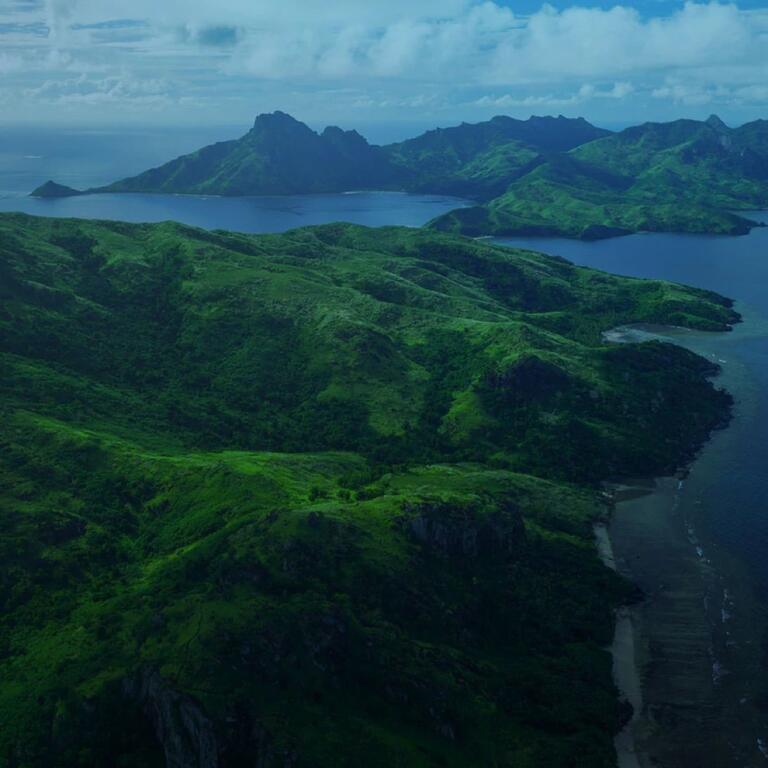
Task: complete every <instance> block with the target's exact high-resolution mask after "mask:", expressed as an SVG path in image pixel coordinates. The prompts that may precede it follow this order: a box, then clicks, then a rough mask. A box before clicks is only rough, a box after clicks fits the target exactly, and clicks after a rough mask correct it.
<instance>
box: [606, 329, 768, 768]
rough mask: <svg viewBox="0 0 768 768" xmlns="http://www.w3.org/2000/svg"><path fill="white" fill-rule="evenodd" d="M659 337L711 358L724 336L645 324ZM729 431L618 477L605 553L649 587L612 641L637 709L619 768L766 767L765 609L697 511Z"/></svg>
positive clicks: (619, 677)
mask: <svg viewBox="0 0 768 768" xmlns="http://www.w3.org/2000/svg"><path fill="white" fill-rule="evenodd" d="M620 330H624V331H627V332H628V333H630V334H632V331H631V329H620ZM659 334H663V335H664V336H665V338H666V339H667V340H674V341H675V342H676V343H681V344H682V345H683V346H686V347H688V348H689V349H693V351H696V352H698V353H699V354H703V355H704V356H705V357H710V358H715V354H714V353H712V352H711V351H710V349H709V347H708V345H707V342H708V341H711V340H712V339H716V338H717V337H720V338H724V337H725V336H726V334H701V333H691V332H685V331H682V330H680V329H672V328H667V329H663V330H662V329H659V328H654V329H652V330H651V329H639V332H638V336H640V337H642V338H648V337H649V336H657V335H659ZM622 335H623V334H621V333H619V334H618V336H619V337H621V336H622ZM670 337H672V338H670ZM631 340H636V339H631ZM720 362H725V361H723V360H720ZM743 373H744V372H743V371H734V369H733V368H732V367H731V366H730V365H729V366H728V367H727V372H726V373H725V375H721V377H720V378H719V380H718V383H719V384H720V385H721V386H724V387H725V388H726V389H728V390H729V391H730V392H731V393H732V394H734V395H735V396H736V398H737V405H736V407H735V409H734V420H736V419H738V420H739V425H738V426H739V428H740V429H741V428H743V424H744V423H745V416H748V415H749V414H748V412H749V407H748V405H746V406H745V403H744V400H748V399H749V397H748V393H746V395H745V387H744V378H743ZM729 433H730V430H724V431H719V432H717V433H715V434H713V436H712V437H711V438H710V440H709V441H708V442H707V443H706V444H705V445H704V446H703V448H702V449H701V451H700V452H699V454H698V456H696V457H695V458H694V460H693V461H692V462H691V463H690V465H689V467H688V468H687V469H684V470H682V471H680V472H678V473H677V474H675V475H672V476H670V477H662V478H656V479H652V480H647V479H646V480H639V481H634V480H629V481H626V482H625V483H622V484H614V485H612V486H608V491H609V493H608V495H609V496H610V498H611V502H612V503H611V512H610V516H609V517H608V518H607V519H606V520H605V521H603V522H600V523H598V524H597V525H596V526H595V537H596V542H597V549H598V553H599V555H600V557H601V559H602V561H603V562H604V563H605V564H606V565H607V566H608V567H610V568H613V569H614V570H616V571H617V572H619V573H620V574H621V575H623V576H625V577H626V578H628V579H629V580H630V581H631V582H632V583H633V584H635V585H636V586H637V587H639V589H640V590H641V591H642V593H643V595H644V599H643V600H642V601H641V602H639V603H636V604H633V605H629V606H624V607H622V608H620V609H619V610H618V611H617V614H616V625H615V632H614V640H613V644H612V646H611V649H610V650H611V653H612V656H613V672H614V680H615V683H616V685H617V688H618V689H619V690H620V692H621V697H622V699H623V700H625V701H629V703H631V704H632V706H633V716H632V719H631V720H630V722H628V723H627V724H626V726H625V727H624V728H623V729H622V731H621V732H619V733H618V734H617V735H616V737H615V741H614V743H615V747H616V753H617V759H618V765H619V768H650V766H665V767H668V768H689V766H690V768H694V767H695V768H709V767H711V768H728V767H729V766H748V767H749V768H751V767H752V766H755V767H757V766H765V765H768V749H766V743H767V742H766V734H765V728H766V726H765V723H764V719H765V718H764V712H761V710H760V707H759V706H758V704H757V699H758V698H759V691H758V690H757V681H758V679H759V677H760V653H759V648H758V646H759V642H757V641H756V639H759V637H760V636H761V635H762V633H764V631H765V626H766V625H765V606H764V604H762V603H759V601H758V600H757V599H756V597H755V594H754V590H753V584H752V582H751V580H750V578H749V575H748V574H747V573H746V570H745V568H744V566H743V564H742V563H741V562H739V561H738V560H737V559H736V558H735V557H734V556H733V555H731V554H729V553H727V552H725V551H723V550H722V549H721V548H720V547H719V545H718V542H717V541H716V538H715V537H712V536H710V535H709V533H708V532H707V530H706V526H705V525H700V523H701V522H702V521H701V520H700V519H699V518H700V515H699V514H698V511H699V510H700V509H701V507H700V506H699V505H701V504H702V501H701V498H702V497H703V496H704V495H705V494H706V482H705V480H706V478H707V477H708V476H711V475H712V473H713V472H715V473H716V472H722V471H723V464H722V459H723V456H727V455H728V445H729V439H732V438H729Z"/></svg>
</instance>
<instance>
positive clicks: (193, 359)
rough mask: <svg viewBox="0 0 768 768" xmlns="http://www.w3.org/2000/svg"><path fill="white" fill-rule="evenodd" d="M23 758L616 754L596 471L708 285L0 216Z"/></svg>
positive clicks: (611, 590) (689, 397) (282, 761)
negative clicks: (655, 335) (651, 336)
mask: <svg viewBox="0 0 768 768" xmlns="http://www.w3.org/2000/svg"><path fill="white" fill-rule="evenodd" d="M0 297H2V303H0V368H1V369H2V370H1V373H2V375H1V376H0V413H1V414H2V419H1V420H0V445H1V448H0V548H2V558H0V606H2V610H0V617H1V618H0V720H2V722H3V728H2V729H1V730H0V765H2V766H3V768H6V767H7V768H11V766H13V767H14V768H38V767H39V768H43V766H44V767H45V768H48V767H49V766H53V767H58V766H62V768H63V766H67V768H69V767H70V766H105V767H106V766H124V767H125V768H138V767H139V766H142V767H143V766H153V765H158V766H160V765H165V764H167V765H192V766H246V765H249V766H250V765H253V764H254V761H256V762H257V763H258V764H260V765H264V766H283V765H286V764H290V765H294V766H311V767H312V768H317V767H318V766H350V767H351V766H358V765H360V764H362V763H366V764H370V765H373V766H382V768H384V766H387V767H389V766H392V765H402V766H414V767H416V766H419V767H420V766H438V765H442V766H457V767H458V766H487V765H501V766H515V767H516V768H518V767H519V766H541V765H544V764H546V765H548V766H550V765H551V766H609V765H612V764H613V759H614V758H613V752H612V744H611V733H612V732H613V730H614V729H616V728H617V727H618V725H619V723H620V721H621V718H622V716H625V714H626V713H624V712H623V710H622V708H621V707H620V706H619V705H618V703H617V701H616V698H615V690H614V688H613V685H612V682H611V676H610V659H609V657H608V655H607V653H606V652H605V651H604V650H601V649H602V648H603V647H604V646H605V645H606V643H607V642H608V641H609V639H610V636H611V630H612V615H611V608H612V606H613V605H615V604H617V603H618V602H619V601H621V600H623V599H626V598H627V596H628V589H627V587H626V585H624V584H623V583H622V582H620V581H619V580H618V578H617V577H615V576H614V575H613V574H612V573H611V572H609V571H608V570H607V569H605V568H603V567H602V566H601V565H600V564H599V562H598V561H597V558H596V557H595V553H594V547H593V543H592V534H591V525H592V522H593V521H594V519H595V518H596V516H598V515H600V514H601V513H602V509H601V505H600V502H599V496H598V494H597V485H596V483H597V481H598V480H599V479H600V478H603V477H606V476H607V475H609V474H612V473H630V472H631V473H650V472H656V471H661V470H662V469H666V468H670V467H672V466H675V465H676V464H678V463H679V462H680V461H681V460H682V459H683V458H684V457H685V456H686V455H687V454H688V453H689V451H690V450H692V449H693V448H694V447H695V446H696V445H697V444H698V443H699V442H700V441H701V440H703V439H704V438H705V437H706V435H707V433H708V432H709V430H710V429H712V428H713V427H714V426H716V425H718V424H720V423H722V421H723V419H724V418H726V417H727V413H728V408H729V398H728V396H727V395H725V394H724V393H722V392H719V391H718V390H716V389H715V388H714V387H713V386H712V384H711V383H710V382H709V381H708V378H707V377H708V376H709V375H710V374H711V373H712V372H713V371H714V368H713V367H712V366H711V365H710V364H709V363H707V362H705V361H703V360H701V359H700V358H697V357H695V356H694V355H692V354H690V353H688V352H686V351H684V350H682V349H679V348H676V347H672V346H669V345H665V344H658V343H652V344H647V345H640V346H632V345H630V346H620V347H613V346H608V345H606V344H604V343H603V341H602V337H601V333H602V332H603V331H604V330H606V329H608V328H610V327H612V326H615V325H617V324H621V323H627V322H635V321H655V322H672V323H676V324H681V325H688V326H691V327H697V328H710V329H724V328H727V327H728V325H729V324H730V323H733V322H735V321H736V320H737V319H738V318H737V316H736V315H735V313H734V312H733V310H732V309H731V308H730V304H729V302H728V301H726V300H725V299H722V298H721V297H718V296H717V295H715V294H712V293H708V292H704V291H698V290H692V289H687V288H683V287H680V286H676V285H672V284H668V283H661V282H646V281H639V280H630V279H624V278H615V277H611V276H609V275H606V274H603V273H599V272H594V271H590V270H586V269H580V268H577V267H574V266H573V265H571V264H569V263H567V262H565V261H563V260H560V259H556V258H552V257H546V256H542V255H538V254H534V253H531V252H525V251H512V250H508V249H503V248H497V247H491V246H487V245H481V244H479V243H475V242H472V241H468V240H464V239H460V238H454V237H451V236H447V235H442V234H439V233H429V232H419V231H412V230H404V229H397V228H387V229H382V230H368V229H364V228H360V227H354V226H351V225H329V226H325V227H318V228H310V229H303V230H296V231H293V232H289V233H287V234H285V235H279V236H258V237H253V236H244V235H234V234H229V233H223V232H217V233H207V232H203V231H200V230H194V229H190V228H186V227H182V226H180V225H176V224H162V225H152V226H136V225H126V224H117V223H93V222H88V223H86V222H74V221H64V220H55V221H54V220H46V219H33V218H29V217H24V216H17V215H10V216H9V215H6V216H2V217H0Z"/></svg>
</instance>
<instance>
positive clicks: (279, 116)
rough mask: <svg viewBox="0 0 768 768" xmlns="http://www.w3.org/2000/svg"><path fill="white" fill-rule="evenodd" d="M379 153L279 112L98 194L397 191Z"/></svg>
mask: <svg viewBox="0 0 768 768" xmlns="http://www.w3.org/2000/svg"><path fill="white" fill-rule="evenodd" d="M402 182H403V179H402V177H401V174H400V173H399V171H398V170H397V169H395V168H393V167H392V165H391V164H390V163H389V161H388V159H387V157H386V156H385V155H384V153H383V152H382V151H381V149H380V148H379V147H372V146H371V145H369V144H368V142H367V141H366V140H365V139H364V138H363V137H362V136H360V134H358V133H357V132H356V131H342V130H341V129H340V128H334V127H329V128H326V129H325V131H323V133H321V134H318V133H315V132H314V131H312V130H311V129H310V128H309V127H307V126H306V125H305V124H304V123H301V122H299V121H298V120H294V119H293V118H292V117H290V116H289V115H286V114H284V113H282V112H275V113H273V114H265V115H260V116H259V117H258V118H257V119H256V122H255V124H254V126H253V128H252V129H251V130H250V131H249V132H248V133H247V134H246V135H245V136H243V137H242V138H240V139H236V140H233V141H225V142H221V143H218V144H213V145H211V146H208V147H204V148H202V149H200V150H198V151H197V152H193V153H192V154H190V155H184V156H182V157H179V158H177V159H175V160H172V161H171V162H169V163H166V164H165V165H163V166H161V167H159V168H154V169H151V170H149V171H146V172H145V173H142V174H139V175H138V176H135V177H132V178H129V179H123V180H121V181H117V182H115V183H114V184H110V185H108V186H106V187H103V188H101V189H98V190H91V191H93V192H171V193H183V194H195V195H200V194H203V195H204V194H213V195H234V196H237V195H291V194H308V193H316V192H340V191H346V190H357V189H389V188H400V186H401V185H402Z"/></svg>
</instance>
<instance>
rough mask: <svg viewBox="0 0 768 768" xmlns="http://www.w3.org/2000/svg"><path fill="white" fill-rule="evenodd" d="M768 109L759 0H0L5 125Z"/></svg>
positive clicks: (765, 18) (0, 101)
mask: <svg viewBox="0 0 768 768" xmlns="http://www.w3.org/2000/svg"><path fill="white" fill-rule="evenodd" d="M276 109H281V110H283V111H286V112H289V113H291V114H293V115H294V116H295V117H297V118H299V119H302V120H305V121H306V122H309V123H310V124H312V125H323V124H326V123H334V124H340V125H343V126H344V127H355V126H365V125H373V124H376V123H397V122H401V123H403V124H406V123H413V124H416V123H419V124H425V125H426V124H435V125H446V124H451V123H456V122H460V121H462V120H466V121H469V122H472V121H477V120H483V119H487V118H488V117H491V116H492V115H495V114H509V115H512V116H514V117H527V116H529V115H531V114H555V115H556V114H564V115H567V116H574V117H575V116H584V117H586V118H588V119H590V120H592V121H593V122H596V123H598V124H602V125H607V126H609V127H614V126H619V125H622V124H629V123H633V122H641V121H645V120H668V119H674V118H677V117H682V116H685V117H696V118H705V117H707V116H708V115H709V114H712V113H716V114H718V115H720V116H721V117H722V118H723V119H724V120H725V121H726V122H728V123H731V124H739V123H742V122H746V121H748V120H752V119H756V118H760V117H765V118H768V0H741V2H739V3H738V4H723V3H718V2H703V3H699V2H685V3H683V2H674V1H672V0H644V1H643V2H637V3H632V4H629V3H625V4H614V3H612V2H605V1H604V0H586V2H585V4H584V5H580V4H573V3H566V2H552V3H548V4H544V5H542V4H540V3H539V2H536V1H535V0H518V1H517V2H516V1H514V0H0V125H2V124H3V123H5V124H11V123H27V124H36V125H52V126H53V125H58V124H83V125H84V124H96V123H98V124H116V125H117V124H125V125H127V124H136V125H141V124H167V125H174V124H195V125H206V124H211V125H213V124H218V125H223V124H232V125H234V124H240V123H242V124H244V125H245V124H248V123H250V122H251V121H252V120H253V118H254V117H255V115H256V114H258V113H261V112H269V111H273V110H276Z"/></svg>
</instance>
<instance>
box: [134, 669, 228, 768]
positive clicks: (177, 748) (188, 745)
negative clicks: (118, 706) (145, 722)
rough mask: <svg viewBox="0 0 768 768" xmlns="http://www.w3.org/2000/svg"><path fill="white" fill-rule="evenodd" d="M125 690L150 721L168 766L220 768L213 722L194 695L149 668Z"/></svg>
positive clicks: (179, 767) (171, 767) (177, 767)
mask: <svg viewBox="0 0 768 768" xmlns="http://www.w3.org/2000/svg"><path fill="white" fill-rule="evenodd" d="M124 690H125V693H126V694H127V695H128V697H129V698H131V699H132V700H134V701H136V702H137V703H138V704H139V705H140V706H141V707H142V709H143V711H144V713H145V714H146V716H147V717H148V718H149V720H150V721H151V723H152V726H153V728H154V730H155V735H156V736H157V740H158V741H159V742H160V744H161V745H162V747H163V750H164V751H165V764H166V767H167V768H219V755H218V747H217V743H216V736H215V733H214V727H213V723H212V722H211V720H209V719H208V717H207V716H206V715H205V713H204V712H203V711H202V709H201V708H200V706H199V705H198V704H197V702H195V701H194V700H193V699H192V698H191V697H189V696H186V695H184V694H181V693H178V692H177V691H174V690H173V689H172V688H171V687H170V686H169V685H168V684H167V683H166V681H165V680H163V678H162V677H161V676H160V674H159V673H158V672H157V671H155V670H149V669H145V670H143V671H142V672H140V673H139V674H138V675H137V676H136V677H135V678H133V679H132V680H129V681H126V682H125V684H124Z"/></svg>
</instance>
